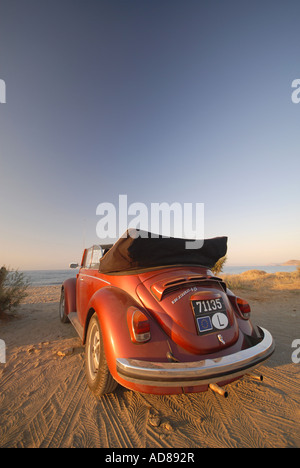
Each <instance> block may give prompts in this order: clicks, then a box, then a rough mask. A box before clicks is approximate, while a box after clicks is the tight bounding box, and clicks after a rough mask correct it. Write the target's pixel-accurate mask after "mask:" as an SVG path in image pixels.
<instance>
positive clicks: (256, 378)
mask: <svg viewBox="0 0 300 468" xmlns="http://www.w3.org/2000/svg"><path fill="white" fill-rule="evenodd" d="M247 375H248V376H249V377H250V378H251V379H253V380H258V381H259V382H262V381H263V380H264V378H263V376H262V375H261V374H247Z"/></svg>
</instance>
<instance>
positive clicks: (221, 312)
mask: <svg viewBox="0 0 300 468" xmlns="http://www.w3.org/2000/svg"><path fill="white" fill-rule="evenodd" d="M192 307H193V311H194V314H195V319H196V323H197V327H198V331H199V333H200V334H201V335H204V334H206V333H212V332H216V331H219V330H225V329H226V328H228V327H229V326H230V325H229V320H228V316H227V311H226V307H225V304H224V301H223V299H222V298H221V297H218V298H215V299H201V300H193V301H192Z"/></svg>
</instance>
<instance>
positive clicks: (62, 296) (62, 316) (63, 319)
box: [59, 289, 70, 323]
mask: <svg viewBox="0 0 300 468" xmlns="http://www.w3.org/2000/svg"><path fill="white" fill-rule="evenodd" d="M59 318H60V321H61V322H62V323H69V322H70V320H69V318H68V316H67V315H66V311H65V290H64V289H62V290H61V294H60V301H59Z"/></svg>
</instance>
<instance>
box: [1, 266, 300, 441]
mask: <svg viewBox="0 0 300 468" xmlns="http://www.w3.org/2000/svg"><path fill="white" fill-rule="evenodd" d="M229 283H230V287H231V288H232V290H233V291H234V292H235V293H236V294H238V295H240V296H241V297H243V298H245V299H248V300H249V302H250V304H251V307H252V320H253V321H254V322H255V323H257V324H259V325H261V326H263V327H265V328H267V329H269V330H270V331H271V333H272V334H273V336H274V338H275V341H276V351H275V353H274V355H273V356H272V357H271V359H270V360H269V361H268V362H267V363H265V364H264V365H263V366H262V367H261V369H260V371H261V373H262V374H263V376H264V381H263V382H262V383H260V382H257V381H254V380H251V379H250V378H248V377H247V378H244V379H242V380H240V381H237V382H235V383H233V384H231V385H229V386H228V387H227V389H228V391H229V397H228V398H227V399H224V398H222V397H220V396H218V395H216V394H214V393H213V392H211V391H209V392H206V393H202V394H201V393H200V394H186V395H179V396H155V395H144V394H139V393H136V392H133V391H130V390H127V389H125V388H123V387H120V386H119V387H118V388H117V390H116V391H115V393H114V394H110V395H107V396H105V397H103V398H102V399H101V400H96V399H95V398H94V397H93V395H92V394H91V393H90V391H89V390H88V388H87V386H86V381H85V374H84V361H83V353H84V349H83V347H82V345H81V343H80V340H79V338H78V337H77V335H76V332H75V330H74V329H73V327H72V326H71V325H70V324H67V325H63V324H61V323H60V321H59V318H58V301H59V294H60V287H59V286H51V287H36V288H31V289H30V291H29V296H28V297H27V298H26V300H25V301H24V303H23V304H22V305H21V306H20V307H19V308H18V309H17V310H16V311H15V312H14V314H13V315H12V316H10V317H8V318H6V319H2V320H0V338H1V339H2V340H4V341H5V343H6V353H7V359H6V364H0V447H106V448H108V447H109V448H120V447H123V448H125V447H126V448H141V447H150V448H161V447H165V448H196V447H299V446H300V406H299V401H300V364H295V363H293V362H292V358H291V356H292V352H293V349H292V347H291V345H292V342H293V340H295V339H300V320H299V317H300V288H299V280H298V283H297V282H291V281H289V280H288V277H287V276H284V277H281V278H280V275H278V274H277V276H276V275H267V276H266V275H262V276H261V275H260V274H248V276H247V275H245V274H244V275H239V276H238V277H232V278H231V279H229ZM263 283H264V284H265V287H263V286H262V284H263Z"/></svg>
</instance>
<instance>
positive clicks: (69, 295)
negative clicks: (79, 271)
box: [62, 278, 77, 315]
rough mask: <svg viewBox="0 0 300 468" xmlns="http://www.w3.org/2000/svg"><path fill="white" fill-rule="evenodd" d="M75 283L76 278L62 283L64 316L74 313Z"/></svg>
mask: <svg viewBox="0 0 300 468" xmlns="http://www.w3.org/2000/svg"><path fill="white" fill-rule="evenodd" d="M76 281H77V278H69V279H67V280H66V281H64V283H63V285H62V289H63V290H64V292H65V314H66V315H69V314H70V313H71V312H76V310H77V308H76Z"/></svg>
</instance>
